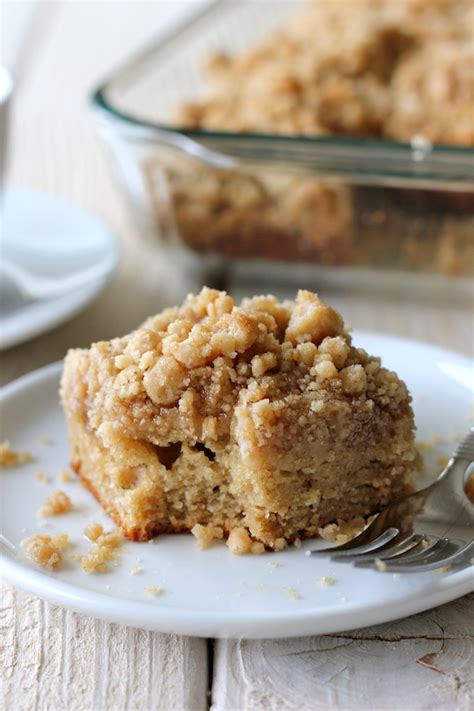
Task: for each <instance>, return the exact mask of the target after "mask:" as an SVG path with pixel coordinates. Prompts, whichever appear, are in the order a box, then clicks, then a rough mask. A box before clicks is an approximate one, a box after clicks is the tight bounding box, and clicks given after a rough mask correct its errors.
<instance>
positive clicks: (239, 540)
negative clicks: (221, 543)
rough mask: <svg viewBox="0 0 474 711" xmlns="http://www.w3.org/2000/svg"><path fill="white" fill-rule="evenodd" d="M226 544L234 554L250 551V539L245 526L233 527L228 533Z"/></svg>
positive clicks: (243, 553)
mask: <svg viewBox="0 0 474 711" xmlns="http://www.w3.org/2000/svg"><path fill="white" fill-rule="evenodd" d="M227 545H228V547H229V549H230V550H231V552H232V553H234V555H246V554H247V553H251V551H252V539H251V538H250V536H249V534H248V531H247V529H246V528H242V527H238V528H233V529H232V531H231V532H230V533H229V538H228V539H227Z"/></svg>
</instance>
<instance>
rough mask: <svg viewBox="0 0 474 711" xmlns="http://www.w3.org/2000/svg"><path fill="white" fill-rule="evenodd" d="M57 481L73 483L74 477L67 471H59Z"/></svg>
mask: <svg viewBox="0 0 474 711" xmlns="http://www.w3.org/2000/svg"><path fill="white" fill-rule="evenodd" d="M58 481H62V482H66V483H68V482H71V481H74V476H73V474H72V473H71V472H70V471H69V469H66V468H65V469H61V471H60V472H59V473H58Z"/></svg>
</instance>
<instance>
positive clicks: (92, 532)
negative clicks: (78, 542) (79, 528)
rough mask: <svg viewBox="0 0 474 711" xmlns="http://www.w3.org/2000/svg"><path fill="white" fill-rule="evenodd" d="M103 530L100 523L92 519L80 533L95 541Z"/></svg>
mask: <svg viewBox="0 0 474 711" xmlns="http://www.w3.org/2000/svg"><path fill="white" fill-rule="evenodd" d="M103 532H104V527H103V526H102V525H101V524H100V523H96V522H95V521H93V522H92V523H89V524H88V525H87V526H86V527H85V529H84V530H83V532H82V535H83V536H84V537H85V538H87V540H89V541H96V540H97V539H98V538H99V536H101V535H102V534H103Z"/></svg>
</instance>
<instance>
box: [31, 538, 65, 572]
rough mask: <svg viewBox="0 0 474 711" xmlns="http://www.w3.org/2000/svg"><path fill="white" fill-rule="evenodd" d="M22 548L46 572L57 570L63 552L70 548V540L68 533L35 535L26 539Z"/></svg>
mask: <svg viewBox="0 0 474 711" xmlns="http://www.w3.org/2000/svg"><path fill="white" fill-rule="evenodd" d="M21 546H22V547H23V548H24V549H25V552H26V554H27V555H28V556H29V557H30V558H31V559H32V560H34V561H35V563H38V565H41V567H43V568H46V570H55V569H56V568H58V567H59V566H60V564H61V562H62V551H63V550H64V549H65V548H67V547H68V546H69V538H68V535H67V534H66V533H61V534H58V535H57V536H47V535H46V534H44V533H35V534H34V535H33V536H30V537H29V538H25V539H24V540H23V541H22V542H21Z"/></svg>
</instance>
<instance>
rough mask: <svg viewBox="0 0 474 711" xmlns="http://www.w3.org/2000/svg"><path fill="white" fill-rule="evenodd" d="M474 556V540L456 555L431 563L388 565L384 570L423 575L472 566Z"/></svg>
mask: <svg viewBox="0 0 474 711" xmlns="http://www.w3.org/2000/svg"><path fill="white" fill-rule="evenodd" d="M473 555H474V540H472V541H470V542H469V543H466V545H464V546H463V547H462V548H459V549H458V550H457V551H456V552H455V553H452V554H451V555H448V556H444V557H442V558H438V559H437V560H435V561H433V562H430V558H428V560H427V561H426V562H424V561H423V560H421V561H419V562H413V563H405V564H403V563H401V562H400V563H395V562H393V563H390V562H387V563H386V567H385V566H384V570H386V571H387V572H388V573H423V572H429V571H432V570H438V569H439V568H444V567H454V566H463V567H466V566H468V565H472V559H473Z"/></svg>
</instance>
